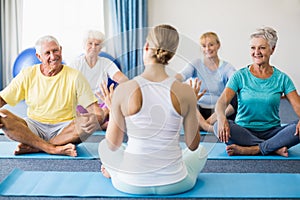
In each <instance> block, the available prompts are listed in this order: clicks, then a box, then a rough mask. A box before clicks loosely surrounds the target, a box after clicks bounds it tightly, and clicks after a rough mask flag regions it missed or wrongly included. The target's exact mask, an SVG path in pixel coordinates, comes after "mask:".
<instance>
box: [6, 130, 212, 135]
mask: <svg viewBox="0 0 300 200" xmlns="http://www.w3.org/2000/svg"><path fill="white" fill-rule="evenodd" d="M105 134H106V131H95V132H94V133H93V135H105ZM200 134H201V135H208V134H212V133H209V132H205V131H200ZM0 135H4V132H3V130H2V129H0ZM180 135H184V132H183V130H182V131H180Z"/></svg>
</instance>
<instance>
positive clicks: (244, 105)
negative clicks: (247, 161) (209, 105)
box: [214, 27, 300, 157]
mask: <svg viewBox="0 0 300 200" xmlns="http://www.w3.org/2000/svg"><path fill="white" fill-rule="evenodd" d="M276 42H277V33H276V31H275V30H274V29H272V28H269V27H265V28H261V29H258V30H257V31H256V32H255V33H253V34H252V35H251V40H250V55H251V57H252V60H253V63H252V64H250V65H248V66H246V67H244V68H242V69H240V70H238V71H237V72H236V73H235V74H234V75H233V76H232V77H231V78H230V79H229V81H228V83H227V85H226V88H225V90H224V92H223V93H222V95H221V97H220V98H219V100H218V101H217V105H216V114H217V123H216V124H215V126H214V129H215V134H216V135H217V136H218V137H219V139H220V141H222V142H225V143H226V144H227V147H226V150H227V153H228V155H256V154H262V155H268V154H271V153H276V154H278V155H281V156H285V157H287V156H288V148H290V147H292V146H294V145H296V144H298V143H299V142H300V139H299V131H300V123H299V122H298V121H295V122H292V123H290V124H287V125H285V126H281V123H280V118H279V105H280V98H281V96H282V95H285V96H286V97H287V99H288V100H289V102H290V103H291V105H292V107H293V109H294V110H295V112H296V113H297V115H298V116H300V99H299V96H298V93H297V91H296V88H295V86H294V84H293V82H292V80H291V79H290V78H289V77H288V76H287V75H286V74H285V73H283V72H281V71H280V70H279V69H277V68H276V67H275V66H272V65H271V64H270V57H271V55H272V54H273V53H274V50H275V46H276ZM235 95H237V99H238V110H237V116H236V118H235V121H234V122H233V121H231V120H227V119H226V116H225V109H226V107H227V106H228V104H229V102H230V101H231V99H232V98H233V97H234V96H235Z"/></svg>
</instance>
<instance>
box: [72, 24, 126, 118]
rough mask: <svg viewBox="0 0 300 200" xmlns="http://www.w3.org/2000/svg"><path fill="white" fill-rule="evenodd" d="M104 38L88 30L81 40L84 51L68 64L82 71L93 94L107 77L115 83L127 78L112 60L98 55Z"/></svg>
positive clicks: (99, 33) (100, 33)
mask: <svg viewBox="0 0 300 200" xmlns="http://www.w3.org/2000/svg"><path fill="white" fill-rule="evenodd" d="M104 40H105V36H104V34H103V33H102V32H100V31H97V30H89V31H88V32H87V33H86V35H85V37H84V40H83V47H84V50H85V53H84V54H83V55H81V56H79V57H78V58H76V59H75V60H74V61H73V62H72V63H71V64H70V66H71V67H74V68H75V69H78V70H79V71H81V72H82V73H83V75H84V76H85V77H86V78H87V80H88V82H89V84H90V86H91V88H92V90H93V92H94V94H95V95H96V93H97V92H99V85H100V84H101V83H102V82H106V83H107V82H108V78H111V79H112V80H113V81H115V82H117V83H122V82H125V81H127V80H128V78H127V76H126V75H125V74H123V73H122V72H121V71H120V69H119V68H118V67H117V66H116V64H115V63H114V62H113V61H111V60H110V59H108V58H105V57H100V56H99V53H100V52H101V49H102V44H103V42H104ZM96 96H97V95H96ZM98 102H99V105H101V106H102V107H103V102H102V100H101V99H98ZM78 110H79V111H80V112H85V110H84V109H83V108H82V107H81V106H79V107H78ZM108 112H109V111H107V112H106V114H107V116H108Z"/></svg>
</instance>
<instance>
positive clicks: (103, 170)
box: [101, 165, 110, 178]
mask: <svg viewBox="0 0 300 200" xmlns="http://www.w3.org/2000/svg"><path fill="white" fill-rule="evenodd" d="M101 172H102V174H103V176H104V177H106V178H110V174H109V173H108V171H107V170H106V169H105V167H104V166H103V165H101Z"/></svg>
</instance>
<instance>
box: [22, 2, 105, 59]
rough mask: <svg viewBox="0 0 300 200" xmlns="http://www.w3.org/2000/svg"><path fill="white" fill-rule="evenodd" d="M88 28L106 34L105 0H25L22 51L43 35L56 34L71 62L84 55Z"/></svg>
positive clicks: (65, 55) (66, 56) (64, 55)
mask: <svg viewBox="0 0 300 200" xmlns="http://www.w3.org/2000/svg"><path fill="white" fill-rule="evenodd" d="M89 29H97V30H100V31H102V32H103V33H105V31H104V15H103V0H51V1H49V0H23V27H22V47H21V48H22V50H23V49H26V48H29V47H33V46H34V44H35V42H36V40H37V39H38V38H39V37H41V36H44V35H53V36H54V37H56V38H57V39H58V41H59V43H60V44H61V46H62V52H63V60H64V61H65V62H66V63H70V62H71V61H72V60H73V59H74V58H75V57H76V56H78V55H80V54H81V53H83V46H82V40H83V35H84V33H85V32H86V31H87V30H89Z"/></svg>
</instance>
